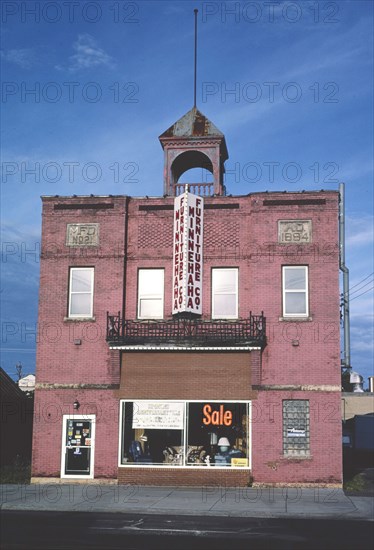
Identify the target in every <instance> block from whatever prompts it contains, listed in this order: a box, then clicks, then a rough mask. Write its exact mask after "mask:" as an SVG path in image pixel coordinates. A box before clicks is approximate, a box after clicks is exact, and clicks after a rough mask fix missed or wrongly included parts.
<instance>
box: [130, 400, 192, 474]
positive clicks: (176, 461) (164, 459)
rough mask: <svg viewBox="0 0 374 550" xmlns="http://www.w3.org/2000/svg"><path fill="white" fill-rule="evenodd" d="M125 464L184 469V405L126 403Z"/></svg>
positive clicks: (149, 402) (155, 402) (161, 402)
mask: <svg viewBox="0 0 374 550" xmlns="http://www.w3.org/2000/svg"><path fill="white" fill-rule="evenodd" d="M122 406H123V410H122V418H123V422H122V430H123V432H122V449H121V451H122V452H121V463H122V464H128V463H129V464H134V463H135V464H136V465H143V464H153V465H162V464H163V465H168V466H170V465H173V466H181V465H183V435H184V409H185V407H184V402H175V401H173V402H172V401H132V402H125V403H123V405H122Z"/></svg>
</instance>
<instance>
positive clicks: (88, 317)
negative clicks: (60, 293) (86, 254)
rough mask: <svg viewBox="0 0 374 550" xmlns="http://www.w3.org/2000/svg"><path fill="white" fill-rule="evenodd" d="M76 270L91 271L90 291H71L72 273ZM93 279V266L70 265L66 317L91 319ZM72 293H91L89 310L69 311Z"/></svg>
mask: <svg viewBox="0 0 374 550" xmlns="http://www.w3.org/2000/svg"><path fill="white" fill-rule="evenodd" d="M77 271H90V272H91V290H90V292H82V291H79V292H73V291H72V281H73V273H74V272H77ZM94 281H95V268H94V267H70V269H69V311H68V317H69V318H71V319H77V318H78V319H79V318H80V319H92V317H93V295H94ZM73 294H91V301H90V312H89V313H88V314H81V313H71V298H72V295H73Z"/></svg>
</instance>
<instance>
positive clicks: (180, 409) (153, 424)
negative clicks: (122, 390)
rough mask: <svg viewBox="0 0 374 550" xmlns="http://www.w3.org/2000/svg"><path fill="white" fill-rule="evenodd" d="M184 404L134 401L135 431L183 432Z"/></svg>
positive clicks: (133, 426) (133, 419)
mask: <svg viewBox="0 0 374 550" xmlns="http://www.w3.org/2000/svg"><path fill="white" fill-rule="evenodd" d="M183 413H184V403H180V402H170V403H165V402H157V401H134V408H133V417H132V428H133V430H137V429H143V430H182V429H183Z"/></svg>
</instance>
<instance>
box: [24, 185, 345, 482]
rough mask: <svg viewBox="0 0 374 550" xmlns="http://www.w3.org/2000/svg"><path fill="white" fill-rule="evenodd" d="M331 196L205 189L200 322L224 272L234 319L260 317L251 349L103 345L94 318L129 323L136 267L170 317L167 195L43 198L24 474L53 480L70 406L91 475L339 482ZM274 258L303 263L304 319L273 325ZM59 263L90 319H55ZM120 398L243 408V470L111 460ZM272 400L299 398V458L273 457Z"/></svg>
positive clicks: (276, 412) (275, 414)
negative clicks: (84, 270)
mask: <svg viewBox="0 0 374 550" xmlns="http://www.w3.org/2000/svg"><path fill="white" fill-rule="evenodd" d="M338 200H339V195H338V193H337V192H329V191H321V192H306V193H286V194H285V193H271V192H269V193H253V194H250V195H248V196H240V197H224V196H221V197H207V198H206V199H205V210H204V255H203V297H202V300H203V315H202V318H203V319H205V320H209V319H211V317H212V303H211V301H212V300H211V296H212V288H211V285H212V282H211V280H212V269H213V268H222V267H228V268H237V269H238V283H239V284H238V297H239V300H238V303H239V312H238V317H239V318H243V319H245V318H248V316H249V313H250V311H252V312H253V313H254V314H260V313H261V312H262V311H263V312H264V316H265V318H266V323H267V331H266V332H267V345H266V347H264V349H263V350H262V351H261V350H259V349H257V350H254V349H253V350H252V351H250V350H246V351H240V352H239V351H232V352H227V353H226V352H221V351H219V350H212V351H209V352H207V351H204V350H203V351H201V350H200V351H198V350H194V351H188V350H186V351H184V352H183V353H182V352H180V351H177V352H176V353H172V352H171V351H165V352H163V351H157V350H153V351H146V350H143V351H141V352H140V351H130V350H125V349H123V350H119V349H110V346H109V345H108V343H107V342H106V330H107V326H106V323H107V312H109V313H111V314H117V312H119V311H120V312H121V315H122V316H123V318H124V319H129V320H135V319H136V318H137V300H138V270H139V269H144V268H153V269H155V268H162V269H164V281H165V284H164V318H165V319H171V318H172V313H171V312H172V288H171V283H172V275H173V265H172V258H173V198H171V197H167V198H149V199H148V198H129V197H125V196H114V197H53V198H52V197H45V198H44V199H43V232H42V259H41V275H40V302H39V343H38V352H37V373H36V376H37V389H36V405H35V419H34V442H33V477H34V478H35V480H37V479H40V478H59V477H60V476H61V455H62V451H63V449H62V431H63V418H64V415H72V414H77V413H79V414H80V415H81V416H83V415H84V414H86V415H95V424H96V432H95V445H94V454H95V456H94V471H93V479H95V480H96V479H99V480H100V479H102V480H105V479H112V480H117V479H118V481H119V482H122V483H129V482H131V483H145V484H169V485H176V484H180V485H204V484H214V483H219V484H222V483H224V484H226V486H229V485H233V486H235V485H241V486H245V485H246V484H248V483H249V482H250V481H254V482H255V483H259V484H261V483H264V484H267V483H269V484H293V483H295V484H299V485H303V484H309V483H317V484H335V485H336V484H340V483H341V479H342V465H341V428H340V415H339V411H340V342H339V246H338ZM279 220H310V221H311V227H312V239H311V242H310V243H309V244H290V245H287V244H279V243H278V221H279ZM77 223H84V224H88V223H96V224H99V245H98V246H80V247H71V246H67V245H66V231H67V229H66V227H67V224H77ZM284 265H286V266H291V265H300V266H308V287H309V288H308V291H309V316H308V318H306V319H304V320H300V319H297V320H290V319H286V320H284V319H283V316H282V266H284ZM72 267H92V268H94V292H93V318H92V319H84V320H73V319H69V318H68V313H67V311H68V297H69V269H70V268H72ZM145 356H146V357H145ZM122 399H129V400H142V399H149V400H152V399H153V400H155V401H157V400H160V399H161V400H162V399H165V400H183V399H185V400H192V401H193V400H202V401H207V400H218V401H219V400H222V402H225V401H230V402H235V401H236V400H238V401H241V400H244V401H248V402H251V406H252V411H251V417H252V418H251V444H250V454H251V460H250V468H248V469H243V470H239V469H234V468H232V469H229V468H227V469H217V470H216V471H214V468H210V469H209V472H208V471H207V469H206V470H204V469H203V468H198V469H196V470H194V469H192V470H191V469H188V468H180V469H177V468H168V467H166V466H165V467H160V468H158V469H157V468H150V467H145V466H144V465H143V466H142V465H138V466H134V465H132V466H131V467H130V466H128V465H126V464H119V461H118V456H119V445H120V443H119V441H120V440H121V438H120V435H119V432H120V421H121V418H120V400H122ZM283 400H307V401H308V402H309V411H310V413H309V417H310V426H309V429H310V452H309V453H308V454H307V456H292V457H289V456H285V454H284V452H283V417H282V410H283V409H282V402H283ZM75 401H79V404H80V407H79V411H77V410H74V408H73V403H74V402H75ZM51 442H53V444H52V445H51ZM73 479H74V478H73Z"/></svg>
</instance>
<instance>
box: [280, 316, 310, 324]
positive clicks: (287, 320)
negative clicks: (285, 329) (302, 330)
mask: <svg viewBox="0 0 374 550" xmlns="http://www.w3.org/2000/svg"><path fill="white" fill-rule="evenodd" d="M278 319H279V321H281V322H285V323H292V322H296V323H300V322H301V323H303V322H304V323H305V322H310V321H313V317H279V318H278Z"/></svg>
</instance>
